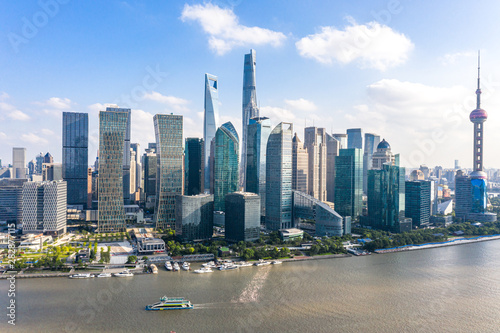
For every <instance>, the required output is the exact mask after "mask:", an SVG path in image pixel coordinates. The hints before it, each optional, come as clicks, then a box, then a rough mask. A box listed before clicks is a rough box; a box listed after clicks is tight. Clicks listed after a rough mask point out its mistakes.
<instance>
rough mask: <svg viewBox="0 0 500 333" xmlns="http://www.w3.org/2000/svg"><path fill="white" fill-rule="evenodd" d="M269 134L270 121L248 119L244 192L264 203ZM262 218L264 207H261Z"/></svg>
mask: <svg viewBox="0 0 500 333" xmlns="http://www.w3.org/2000/svg"><path fill="white" fill-rule="evenodd" d="M270 134H271V121H270V120H269V118H266V117H262V118H259V117H256V118H252V119H250V123H249V125H248V129H247V139H248V140H247V166H246V169H247V172H246V191H247V192H252V193H256V194H258V195H260V199H261V202H262V203H265V202H266V147H267V140H268V139H269V135H270ZM261 213H262V216H264V215H265V205H261Z"/></svg>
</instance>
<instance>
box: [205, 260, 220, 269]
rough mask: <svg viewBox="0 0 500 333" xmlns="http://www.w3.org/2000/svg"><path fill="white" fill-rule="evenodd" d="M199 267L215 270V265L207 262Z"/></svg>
mask: <svg viewBox="0 0 500 333" xmlns="http://www.w3.org/2000/svg"><path fill="white" fill-rule="evenodd" d="M201 266H203V267H208V268H216V267H217V265H215V262H213V261H209V262H206V263H204V264H201Z"/></svg>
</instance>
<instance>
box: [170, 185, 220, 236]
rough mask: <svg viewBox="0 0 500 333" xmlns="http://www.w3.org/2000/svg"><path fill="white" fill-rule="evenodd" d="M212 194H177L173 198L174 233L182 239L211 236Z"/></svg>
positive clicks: (212, 218) (212, 216)
mask: <svg viewBox="0 0 500 333" xmlns="http://www.w3.org/2000/svg"><path fill="white" fill-rule="evenodd" d="M213 225H214V196H213V195H212V194H198V195H191V196H188V195H178V196H176V199H175V234H176V235H177V236H178V237H179V238H181V239H182V240H184V241H194V240H203V239H209V238H212V234H213Z"/></svg>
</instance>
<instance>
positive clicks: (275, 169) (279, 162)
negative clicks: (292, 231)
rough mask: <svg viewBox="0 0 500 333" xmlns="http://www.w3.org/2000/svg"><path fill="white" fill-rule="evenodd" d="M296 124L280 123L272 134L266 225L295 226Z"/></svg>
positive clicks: (269, 143) (274, 228)
mask: <svg viewBox="0 0 500 333" xmlns="http://www.w3.org/2000/svg"><path fill="white" fill-rule="evenodd" d="M292 136H293V124H291V123H280V124H278V125H277V126H276V127H275V128H274V129H273V130H272V131H271V134H270V135H269V139H268V141H267V153H266V154H267V156H272V158H267V160H266V219H265V221H266V228H267V229H269V230H274V231H276V230H279V229H288V228H292V227H293V220H292Z"/></svg>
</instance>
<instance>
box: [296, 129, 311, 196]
mask: <svg viewBox="0 0 500 333" xmlns="http://www.w3.org/2000/svg"><path fill="white" fill-rule="evenodd" d="M308 172H309V156H308V155H307V150H306V149H305V148H304V144H303V143H302V141H300V139H299V136H298V135H297V133H295V135H294V136H293V139H292V190H297V191H300V192H302V193H306V194H307V190H308V186H307V183H308V181H309V175H308Z"/></svg>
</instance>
